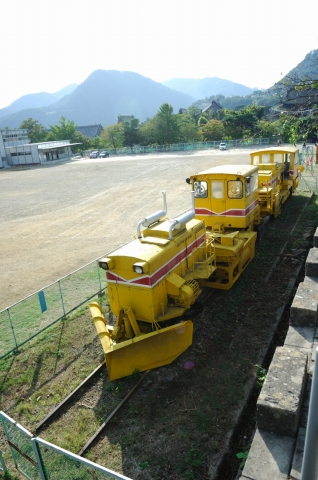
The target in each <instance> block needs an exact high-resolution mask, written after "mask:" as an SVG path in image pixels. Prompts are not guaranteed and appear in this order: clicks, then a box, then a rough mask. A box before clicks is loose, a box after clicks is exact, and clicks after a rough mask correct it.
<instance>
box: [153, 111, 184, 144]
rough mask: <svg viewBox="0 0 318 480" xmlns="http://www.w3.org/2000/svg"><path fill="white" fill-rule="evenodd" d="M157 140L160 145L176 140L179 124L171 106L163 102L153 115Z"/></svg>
mask: <svg viewBox="0 0 318 480" xmlns="http://www.w3.org/2000/svg"><path fill="white" fill-rule="evenodd" d="M155 126H156V136H157V141H158V143H159V144H161V145H165V144H167V143H175V142H177V141H178V136H179V126H178V122H177V119H176V115H174V114H173V107H172V106H171V105H169V104H168V103H164V104H163V105H161V107H160V108H159V110H158V112H157V114H156V115H155Z"/></svg>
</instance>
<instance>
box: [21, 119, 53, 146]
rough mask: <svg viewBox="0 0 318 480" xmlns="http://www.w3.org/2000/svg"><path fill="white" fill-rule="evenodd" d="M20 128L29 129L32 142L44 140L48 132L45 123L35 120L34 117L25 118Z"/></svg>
mask: <svg viewBox="0 0 318 480" xmlns="http://www.w3.org/2000/svg"><path fill="white" fill-rule="evenodd" d="M20 128H25V129H26V130H27V131H28V137H29V139H30V142H31V143H38V142H44V140H45V137H46V133H47V132H46V130H45V128H44V127H43V125H41V123H39V122H38V121H37V120H33V118H28V119H27V120H23V122H22V123H21V125H20Z"/></svg>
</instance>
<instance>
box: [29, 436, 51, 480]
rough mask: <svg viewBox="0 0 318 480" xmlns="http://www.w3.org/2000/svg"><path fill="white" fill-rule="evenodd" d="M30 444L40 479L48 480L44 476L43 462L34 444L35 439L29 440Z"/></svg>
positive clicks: (36, 445)
mask: <svg viewBox="0 0 318 480" xmlns="http://www.w3.org/2000/svg"><path fill="white" fill-rule="evenodd" d="M31 443H32V448H33V451H34V455H35V458H36V462H37V464H38V467H39V473H40V476H41V479H42V480H48V478H47V476H46V473H45V468H44V463H43V460H42V457H41V453H40V450H39V447H38V444H37V443H36V438H35V437H33V438H31Z"/></svg>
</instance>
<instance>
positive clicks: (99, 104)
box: [0, 70, 194, 128]
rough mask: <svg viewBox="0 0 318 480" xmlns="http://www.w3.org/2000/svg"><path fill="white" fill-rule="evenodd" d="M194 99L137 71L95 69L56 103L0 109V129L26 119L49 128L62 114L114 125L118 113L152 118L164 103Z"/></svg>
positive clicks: (84, 121)
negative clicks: (12, 110)
mask: <svg viewBox="0 0 318 480" xmlns="http://www.w3.org/2000/svg"><path fill="white" fill-rule="evenodd" d="M193 101H194V99H193V98H192V97H190V96H189V95H186V94H184V93H182V92H177V91H176V90H172V89H170V88H168V87H165V86H164V85H162V84H161V83H158V82H155V81H153V80H151V79H150V78H146V77H143V76H142V75H139V74H138V73H134V72H124V71H120V70H96V71H95V72H93V73H92V74H91V75H90V76H89V77H88V78H87V79H86V80H85V81H84V82H83V83H81V84H80V85H78V86H77V88H75V90H74V91H72V92H71V93H70V94H68V95H66V96H64V97H63V98H61V99H60V100H58V101H57V102H55V103H51V104H50V105H47V106H43V107H41V108H33V107H31V108H25V109H24V110H20V111H18V112H15V113H12V114H10V115H6V116H1V110H0V128H4V127H6V126H8V127H10V128H17V127H19V126H20V125H21V123H22V122H23V120H25V119H27V118H33V119H34V120H38V121H39V122H40V123H41V124H42V125H44V126H45V127H49V125H55V124H57V123H58V121H59V119H60V118H61V117H62V116H64V117H66V118H67V119H68V120H73V121H74V122H75V123H76V124H77V125H90V124H95V123H97V124H98V123H101V124H102V125H103V126H106V125H109V124H114V123H117V117H118V115H119V114H122V115H134V116H135V117H136V118H138V119H139V120H140V121H145V120H147V118H150V117H153V116H154V115H155V114H156V112H157V111H158V109H159V107H160V106H161V105H162V104H163V103H165V102H167V103H169V104H170V105H172V107H173V108H174V110H175V111H178V110H179V108H188V107H189V106H190V105H191V104H192V103H193ZM10 107H11V105H10V106H9V107H7V108H10Z"/></svg>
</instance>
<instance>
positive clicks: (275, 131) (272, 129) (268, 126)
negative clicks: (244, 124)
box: [257, 120, 281, 138]
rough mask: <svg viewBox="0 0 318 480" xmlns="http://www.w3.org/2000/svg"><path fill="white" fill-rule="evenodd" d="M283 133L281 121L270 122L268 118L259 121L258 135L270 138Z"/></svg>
mask: <svg viewBox="0 0 318 480" xmlns="http://www.w3.org/2000/svg"><path fill="white" fill-rule="evenodd" d="M280 133H281V122H280V121H279V120H277V121H276V122H269V121H267V120H259V121H258V122H257V136H259V137H263V138H269V137H273V136H277V135H279V134H280Z"/></svg>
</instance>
